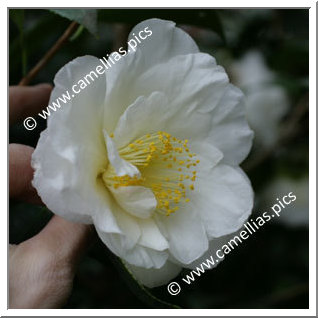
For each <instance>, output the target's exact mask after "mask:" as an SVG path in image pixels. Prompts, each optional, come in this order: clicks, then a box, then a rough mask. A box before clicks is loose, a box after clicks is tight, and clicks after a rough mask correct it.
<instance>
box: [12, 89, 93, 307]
mask: <svg viewBox="0 0 318 318" xmlns="http://www.w3.org/2000/svg"><path fill="white" fill-rule="evenodd" d="M50 92H51V86H50V85H48V84H41V85H36V86H33V87H18V86H14V87H10V91H9V123H10V125H11V124H13V123H15V122H18V121H21V120H23V119H24V118H25V117H27V116H32V115H35V114H37V113H38V112H39V111H40V110H41V109H42V108H43V106H44V105H47V104H48V100H49V96H50ZM33 150H34V149H33V148H32V147H29V146H25V145H18V144H10V145H9V195H10V199H11V198H14V199H17V200H23V201H26V202H31V203H35V204H43V203H42V202H41V199H40V198H39V197H38V195H37V193H36V191H35V189H34V188H33V187H32V185H31V180H32V178H33V169H32V168H31V155H32V152H33ZM94 237H95V234H94V230H93V228H92V227H91V226H88V225H83V224H75V223H71V222H68V221H66V220H64V219H62V218H61V217H59V216H57V215H55V216H53V217H52V219H51V220H50V222H49V223H48V224H47V225H46V226H45V228H44V229H43V230H42V231H41V232H40V233H38V234H37V235H35V236H34V237H32V238H30V239H28V240H26V241H24V242H22V243H20V244H18V245H10V246H9V308H59V307H61V306H62V305H63V304H64V303H65V302H66V300H67V298H68V296H69V295H70V292H71V289H72V283H73V278H74V275H75V271H76V265H77V264H78V262H79V260H80V258H81V256H82V255H83V253H84V252H85V251H86V249H87V248H88V246H89V245H90V243H91V242H92V240H93V238H94Z"/></svg>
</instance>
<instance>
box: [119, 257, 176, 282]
mask: <svg viewBox="0 0 318 318" xmlns="http://www.w3.org/2000/svg"><path fill="white" fill-rule="evenodd" d="M125 266H126V267H127V268H128V270H129V271H130V272H131V273H132V275H133V276H134V277H135V278H136V279H137V280H138V281H139V282H140V283H142V284H143V285H145V286H146V287H149V288H153V287H157V286H160V285H163V284H167V283H168V282H169V281H170V280H171V279H172V278H174V277H176V276H177V275H178V274H179V273H180V272H181V270H182V266H180V265H176V264H174V263H172V262H170V261H167V262H166V264H165V265H164V266H162V267H161V268H158V269H157V268H156V269H146V268H142V267H137V266H133V265H130V264H128V263H126V264H125Z"/></svg>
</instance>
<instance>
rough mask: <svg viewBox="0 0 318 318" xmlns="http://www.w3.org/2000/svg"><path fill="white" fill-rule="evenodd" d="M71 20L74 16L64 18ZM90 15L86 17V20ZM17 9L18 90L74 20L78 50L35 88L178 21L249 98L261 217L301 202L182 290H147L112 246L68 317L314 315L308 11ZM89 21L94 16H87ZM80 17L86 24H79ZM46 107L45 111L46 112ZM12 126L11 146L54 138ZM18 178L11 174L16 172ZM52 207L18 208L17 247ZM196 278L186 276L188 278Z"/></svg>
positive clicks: (251, 164)
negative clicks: (81, 61) (164, 311)
mask: <svg viewBox="0 0 318 318" xmlns="http://www.w3.org/2000/svg"><path fill="white" fill-rule="evenodd" d="M65 11H69V12H65ZM79 11H82V12H79ZM83 11H85V10H78V12H75V10H55V12H53V11H50V10H40V9H37V10H22V9H20V10H9V18H10V19H9V83H10V85H17V84H18V83H19V82H20V80H21V79H22V78H23V77H24V76H25V75H26V74H27V73H28V72H29V71H30V70H31V69H32V68H33V67H34V65H35V64H36V63H37V62H38V61H39V60H41V58H42V57H43V56H44V54H45V53H46V52H47V51H48V50H49V49H50V48H51V47H52V46H53V45H54V43H55V42H56V41H57V40H58V39H59V38H60V36H61V35H62V34H63V32H64V31H65V30H66V29H67V28H68V27H69V25H70V23H71V21H70V20H76V21H79V22H81V23H82V24H83V25H84V27H79V28H78V29H77V31H76V32H75V33H74V34H73V36H72V37H71V38H70V40H69V41H67V43H66V44H65V45H64V46H63V47H61V48H60V49H59V50H58V52H57V53H56V54H55V55H54V56H53V58H52V59H51V60H50V61H49V62H48V64H47V65H46V66H45V67H44V68H43V69H42V70H41V71H40V72H39V73H38V74H37V75H36V76H35V77H34V78H33V79H32V82H31V83H30V84H31V85H32V84H37V83H42V82H48V83H53V79H54V75H55V73H56V72H57V71H58V70H59V69H60V68H61V67H62V66H63V65H64V64H66V63H68V62H69V61H71V60H72V59H74V58H76V57H78V56H81V55H87V54H89V55H94V56H97V57H100V58H101V57H103V56H106V54H109V53H110V52H112V51H113V50H117V49H118V48H119V47H120V46H124V45H125V43H126V39H127V35H128V33H129V31H130V29H131V28H132V27H133V26H134V25H135V24H136V23H138V22H140V21H142V20H145V19H148V18H154V17H157V18H162V19H166V20H173V21H175V22H176V23H177V24H178V25H179V26H180V27H182V28H183V29H184V30H185V31H186V32H188V33H189V34H190V35H191V36H192V37H193V38H194V39H195V41H196V42H197V44H198V46H199V47H200V49H201V51H203V52H206V53H209V54H211V55H213V56H214V57H215V58H216V60H217V62H218V64H220V65H222V66H223V67H224V68H225V69H226V71H227V73H228V74H229V77H230V79H231V81H232V83H234V84H235V85H237V86H238V87H240V88H241V89H242V90H243V91H244V93H245V95H246V109H247V119H248V121H249V123H250V126H251V127H252V129H253V130H254V131H255V140H254V146H253V149H252V151H251V153H250V155H249V157H248V158H247V159H246V160H245V162H244V163H243V165H242V167H243V169H244V170H245V171H246V173H247V174H248V175H249V178H250V179H251V182H252V184H253V188H254V191H255V207H254V210H253V215H252V217H253V218H254V219H255V218H256V216H257V215H258V214H262V213H263V212H264V211H268V209H269V208H270V207H271V206H272V205H273V204H274V203H276V198H281V197H282V196H283V195H285V194H286V193H288V192H293V193H294V194H295V195H296V196H297V200H296V201H295V202H294V203H293V204H292V206H289V207H287V208H286V209H285V210H283V211H282V213H281V217H280V218H276V219H273V220H271V221H269V222H268V223H266V224H265V225H264V226H263V227H262V228H261V229H260V230H259V231H258V232H257V233H255V234H254V235H253V236H251V237H250V238H249V239H248V240H246V241H244V242H243V244H241V245H239V246H238V247H236V248H235V250H234V251H232V252H231V253H230V254H229V255H228V256H227V257H226V259H225V260H224V261H223V262H222V263H221V264H220V265H219V266H218V267H217V268H215V269H213V270H211V271H209V272H206V273H205V274H204V275H203V276H202V277H200V278H197V279H196V281H195V282H194V283H192V284H191V285H190V286H185V284H183V286H182V287H183V289H182V292H181V293H180V294H179V295H178V296H170V295H169V294H168V292H167V290H166V286H162V287H159V288H155V289H151V290H149V291H150V293H148V292H147V291H145V290H142V289H140V288H139V286H138V285H137V284H136V283H135V282H133V281H132V280H131V279H130V278H129V277H128V275H127V274H126V273H125V271H124V270H123V269H122V268H121V267H120V265H119V262H118V259H117V258H116V257H114V256H113V255H112V254H111V253H110V252H109V251H108V250H107V248H106V247H105V246H103V244H102V243H100V242H99V243H97V244H96V245H95V246H94V247H93V248H92V249H91V250H90V252H89V253H88V254H87V255H86V256H85V257H84V259H83V261H82V262H81V264H80V266H79V269H78V272H77V275H76V277H75V282H74V289H73V293H72V295H71V297H70V299H69V300H68V303H67V304H66V306H65V308H167V307H169V306H171V305H169V303H170V304H174V305H177V306H179V307H181V308H308V306H309V299H308V295H309V294H308V281H309V271H308V259H309V249H308V244H309V236H308V222H309V217H308V209H309V204H308V200H309V199H308V195H309V187H308V167H309V153H308V148H309V136H308V133H309V129H308V89H309V83H308V68H309V60H308V59H309V53H308V44H309V38H308V30H309V26H308V22H309V11H308V10H307V9H278V10H272V9H227V10H226V9H224V10H207V9H204V10H201V9H191V10H187V9H173V10H171V9H169V10H168V9H167V10H166V9H151V10H149V9H129V10H128V9H120V10H119V9H109V10H108V9H103V10H89V12H87V13H88V14H87V15H85V12H84V16H86V18H85V19H84V20H83V19H82V20H81V14H82V13H83ZM86 11H87V10H86ZM80 13H81V14H80ZM45 106H46V105H43V108H44V107H45ZM45 125H46V124H45V121H44V120H43V122H39V121H38V126H37V128H36V129H35V130H33V131H27V130H26V129H25V128H24V127H23V125H22V123H21V124H17V125H15V126H12V127H10V130H9V142H10V143H13V142H14V143H22V144H27V145H30V146H33V147H35V146H36V144H37V140H38V138H39V133H40V132H41V131H42V130H43V129H44V128H45ZM10 172H11V171H10ZM51 216H52V214H51V212H50V211H48V210H47V209H46V208H43V207H38V206H33V205H30V204H26V203H23V202H15V201H10V211H9V241H10V243H19V242H22V241H24V240H26V239H28V238H30V237H32V236H33V235H34V234H36V233H37V232H38V231H39V230H40V229H41V228H42V227H43V226H44V225H45V224H46V223H47V222H48V220H49V219H50V218H51ZM186 273H187V271H184V272H182V273H181V275H180V277H178V278H177V279H176V281H178V279H179V280H180V279H181V276H182V277H183V276H184V274H186Z"/></svg>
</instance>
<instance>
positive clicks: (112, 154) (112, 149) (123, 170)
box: [103, 129, 140, 177]
mask: <svg viewBox="0 0 318 318" xmlns="http://www.w3.org/2000/svg"><path fill="white" fill-rule="evenodd" d="M103 133H104V137H105V141H106V145H107V155H108V160H109V162H110V163H111V165H112V166H113V167H114V169H115V171H116V175H117V176H125V175H129V176H130V177H133V176H135V175H140V172H139V170H138V168H137V167H136V166H134V165H133V164H131V163H130V162H128V161H126V160H124V159H123V158H121V157H120V156H119V153H118V151H117V148H116V145H115V143H114V142H113V140H112V139H111V138H110V137H109V136H108V134H107V131H106V130H105V129H104V130H103Z"/></svg>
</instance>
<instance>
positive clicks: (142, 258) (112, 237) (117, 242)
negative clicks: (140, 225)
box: [96, 228, 168, 268]
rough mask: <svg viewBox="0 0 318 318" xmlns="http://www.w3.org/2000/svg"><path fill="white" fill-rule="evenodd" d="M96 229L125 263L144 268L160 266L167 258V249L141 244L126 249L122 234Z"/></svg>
mask: <svg viewBox="0 0 318 318" xmlns="http://www.w3.org/2000/svg"><path fill="white" fill-rule="evenodd" d="M96 231H97V233H98V235H99V237H100V238H101V240H102V241H103V242H104V244H106V246H107V247H108V248H109V249H110V250H111V251H112V252H113V253H114V254H116V255H117V256H119V257H121V258H122V259H123V260H125V261H126V262H127V263H129V264H132V265H135V266H140V267H144V268H160V267H162V266H163V265H164V264H165V262H166V261H167V259H168V252H167V251H157V250H153V249H151V248H147V247H144V246H141V245H138V244H137V245H135V246H134V247H133V248H132V249H128V246H127V245H126V244H124V245H123V240H125V242H126V240H128V239H129V238H125V239H124V235H125V234H123V235H120V234H109V233H105V232H101V231H99V229H98V228H96Z"/></svg>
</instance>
